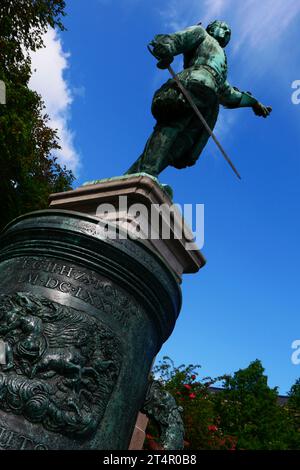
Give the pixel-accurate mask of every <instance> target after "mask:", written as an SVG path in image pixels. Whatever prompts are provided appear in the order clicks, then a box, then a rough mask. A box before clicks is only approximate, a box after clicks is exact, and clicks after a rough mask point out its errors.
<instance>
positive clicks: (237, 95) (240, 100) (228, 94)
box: [219, 82, 272, 118]
mask: <svg viewBox="0 0 300 470" xmlns="http://www.w3.org/2000/svg"><path fill="white" fill-rule="evenodd" d="M219 99H220V103H221V104H222V105H223V106H225V107H226V108H230V109H234V108H252V109H253V111H254V113H255V114H256V115H257V116H262V117H264V118H266V117H267V116H269V115H270V114H271V112H272V108H271V107H270V106H264V105H263V104H262V103H260V102H259V101H258V100H257V99H256V98H254V96H252V94H251V93H250V92H244V91H240V90H239V89H238V88H236V87H232V86H231V85H230V84H229V83H228V82H225V85H224V87H223V88H222V90H221V93H220V94H219Z"/></svg>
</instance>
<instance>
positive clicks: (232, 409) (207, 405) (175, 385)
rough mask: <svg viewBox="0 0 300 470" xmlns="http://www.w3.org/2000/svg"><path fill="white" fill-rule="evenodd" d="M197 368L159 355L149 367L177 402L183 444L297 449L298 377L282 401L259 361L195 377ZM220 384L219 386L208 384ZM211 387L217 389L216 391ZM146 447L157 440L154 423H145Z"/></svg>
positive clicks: (299, 445) (299, 444)
mask: <svg viewBox="0 0 300 470" xmlns="http://www.w3.org/2000/svg"><path fill="white" fill-rule="evenodd" d="M199 367H200V366H194V365H188V366H185V365H181V366H179V367H175V365H174V363H173V362H172V361H171V359H169V358H164V359H163V361H161V362H160V363H159V364H158V365H157V366H156V368H155V369H154V374H155V376H156V377H157V376H159V377H160V380H161V381H162V383H163V384H164V387H165V388H166V389H167V390H168V391H169V392H170V393H171V394H172V395H173V396H174V398H175V399H176V401H177V404H178V405H179V406H181V407H183V421H184V425H185V440H186V442H185V445H186V447H187V448H190V449H192V450H197V449H210V450H236V449H237V450H241V449H244V450H260V449H264V450H275V449H276V450H287V449H300V434H299V430H300V421H299V416H300V379H299V380H298V381H297V382H296V383H295V385H294V386H293V387H292V388H291V391H290V393H289V399H288V401H287V403H286V404H285V405H284V406H282V405H281V404H280V403H279V400H278V390H277V388H276V387H275V388H270V387H269V385H268V379H267V376H266V375H265V374H264V368H263V366H262V364H261V362H260V361H258V360H256V361H254V362H252V363H251V364H250V365H249V366H248V367H247V368H245V369H240V370H238V371H237V372H235V373H234V374H233V375H232V376H229V375H224V376H222V377H217V378H216V379H212V378H210V377H203V378H200V375H199ZM220 382H221V383H222V385H223V386H222V387H221V388H220V389H216V388H214V387H212V386H213V385H215V384H216V383H220ZM216 390H218V391H217V392H216ZM147 432H148V439H147V441H146V446H148V448H149V447H150V448H151V443H152V442H153V441H157V440H158V437H159V436H158V434H157V428H156V427H155V423H153V422H150V425H149V427H148V431H147Z"/></svg>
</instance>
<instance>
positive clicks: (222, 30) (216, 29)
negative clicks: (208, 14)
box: [206, 20, 231, 47]
mask: <svg viewBox="0 0 300 470" xmlns="http://www.w3.org/2000/svg"><path fill="white" fill-rule="evenodd" d="M206 31H207V32H208V34H209V35H210V36H212V37H213V38H215V39H216V40H217V41H218V43H219V44H220V46H221V47H226V46H227V44H228V43H229V41H230V38H231V28H230V26H229V25H228V24H227V23H225V22H224V21H219V20H216V21H213V22H212V23H210V24H209V25H208V26H207V28H206Z"/></svg>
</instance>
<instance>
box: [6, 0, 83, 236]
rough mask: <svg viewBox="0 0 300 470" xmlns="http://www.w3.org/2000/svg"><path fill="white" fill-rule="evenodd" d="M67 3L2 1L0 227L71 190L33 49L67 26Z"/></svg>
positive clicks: (71, 178)
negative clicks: (35, 86)
mask: <svg viewBox="0 0 300 470" xmlns="http://www.w3.org/2000/svg"><path fill="white" fill-rule="evenodd" d="M64 8H65V2H64V1H60V0H50V1H48V0H34V1H32V0H11V1H10V0H2V1H1V5H0V80H2V81H3V82H4V83H5V85H6V101H7V104H6V105H0V203H1V206H0V208H1V219H0V228H2V227H3V226H5V225H6V224H7V223H8V222H9V221H10V220H11V219H13V218H15V217H17V216H18V215H20V214H22V213H25V212H29V211H32V210H37V209H42V208H46V207H47V205H48V196H49V194H50V193H51V192H58V191H64V190H66V189H70V188H71V184H72V181H73V179H74V177H73V175H72V173H71V172H70V171H67V169H66V168H65V167H61V165H60V164H59V163H58V162H57V160H56V158H55V156H53V151H55V150H57V149H58V148H59V141H58V136H57V132H56V131H55V130H53V129H51V128H50V127H49V126H48V122H49V118H48V116H47V115H46V113H45V106H44V104H43V101H42V98H41V97H40V96H39V95H38V94H37V93H36V92H34V91H32V90H30V89H29V87H28V83H29V80H30V77H31V61H30V55H29V53H30V52H31V51H36V50H38V49H39V48H41V47H43V34H44V33H45V31H46V30H47V28H48V27H55V26H57V27H59V28H60V29H64V27H63V24H62V22H61V20H62V16H63V15H64Z"/></svg>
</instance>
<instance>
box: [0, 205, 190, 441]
mask: <svg viewBox="0 0 300 470" xmlns="http://www.w3.org/2000/svg"><path fill="white" fill-rule="evenodd" d="M104 234H106V235H107V227H101V226H100V225H99V220H97V219H96V218H95V217H90V216H85V215H84V214H81V213H76V212H70V211H62V210H61V211H59V210H47V211H40V212H36V213H32V214H28V215H26V216H23V217H21V218H19V219H17V220H16V221H14V222H13V223H12V224H11V225H10V226H8V227H7V228H6V230H5V231H4V233H3V234H2V236H1V238H0V294H1V295H0V340H1V341H2V342H4V343H5V347H6V364H5V365H0V449H45V448H46V449H113V450H117V449H127V448H128V445H129V442H130V439H131V436H132V431H133V428H134V424H135V421H136V417H137V414H138V411H139V410H140V409H141V407H142V405H143V401H144V398H145V393H146V389H147V385H148V375H149V372H150V369H151V365H152V362H153V359H154V357H155V355H156V354H157V353H158V351H159V350H160V348H161V346H162V344H163V343H164V342H165V341H166V340H167V338H168V337H169V336H170V334H171V332H172V330H173V328H174V326H175V322H176V319H177V317H178V314H179V311H180V305H181V294H180V289H179V287H178V284H177V282H176V279H175V277H174V276H173V274H172V273H171V271H170V270H169V269H168V268H167V266H166V265H165V264H164V262H163V261H162V260H161V259H160V258H159V257H158V256H156V254H155V253H153V252H152V251H151V250H150V249H149V248H147V247H146V246H145V245H144V244H143V243H142V242H141V241H133V240H130V239H121V238H120V237H119V238H117V239H115V240H111V239H108V238H107V237H105V236H104Z"/></svg>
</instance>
